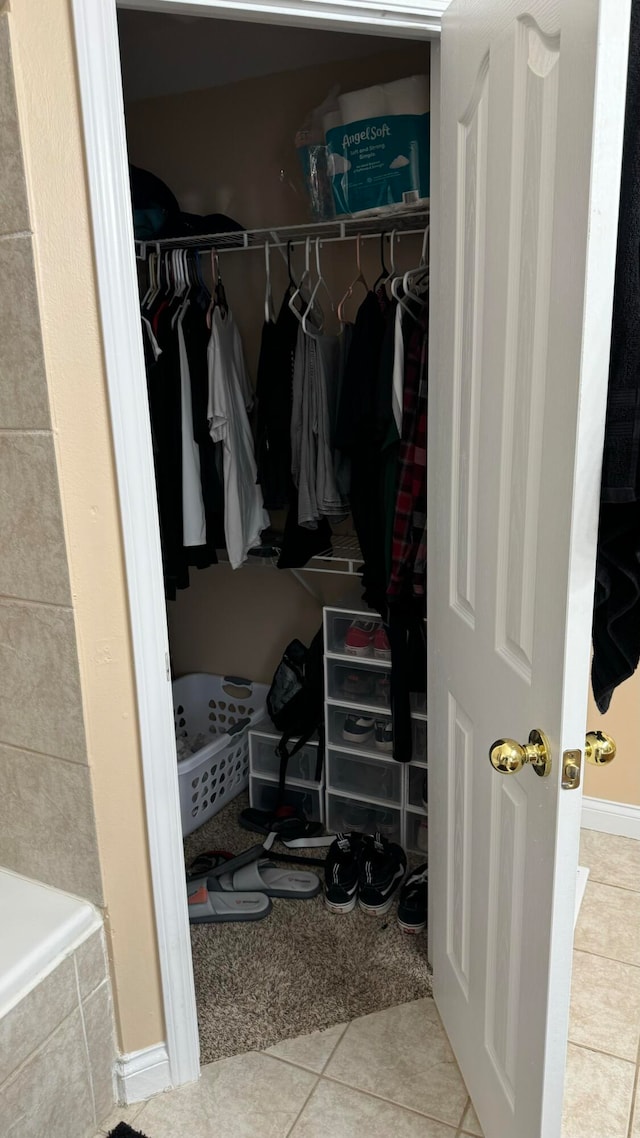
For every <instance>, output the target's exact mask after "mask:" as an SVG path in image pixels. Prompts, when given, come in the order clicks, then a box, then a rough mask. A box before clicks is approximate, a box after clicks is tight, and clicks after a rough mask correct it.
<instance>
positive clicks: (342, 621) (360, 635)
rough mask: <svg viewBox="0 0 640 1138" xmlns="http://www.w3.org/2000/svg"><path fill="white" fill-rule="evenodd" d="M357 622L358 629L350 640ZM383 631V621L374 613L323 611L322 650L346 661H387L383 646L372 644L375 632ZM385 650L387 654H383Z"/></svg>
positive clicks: (340, 610) (387, 655)
mask: <svg viewBox="0 0 640 1138" xmlns="http://www.w3.org/2000/svg"><path fill="white" fill-rule="evenodd" d="M355 622H357V625H358V626H359V627H358V628H356V629H354V633H353V634H352V635H351V636H350V635H349V630H350V628H351V626H352V624H354V623H355ZM381 628H382V621H381V619H380V617H379V616H378V615H377V614H376V613H372V612H369V611H365V612H358V611H357V610H356V609H354V610H353V611H349V610H348V609H331V608H326V609H325V610H324V650H325V652H326V653H327V654H328V655H329V656H342V657H346V658H347V659H372V660H379V661H386V662H388V661H389V658H390V655H389V651H388V648H386V646H385V647H384V648H383V647H382V646H381V645H380V643H379V642H378V645H377V646H376V644H375V642H374V641H375V632H376V631H377V630H379V629H381ZM385 648H386V650H385Z"/></svg>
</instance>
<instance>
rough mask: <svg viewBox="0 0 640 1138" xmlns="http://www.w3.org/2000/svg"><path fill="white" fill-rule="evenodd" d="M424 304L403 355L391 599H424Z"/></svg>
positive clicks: (425, 538) (426, 375) (426, 344)
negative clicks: (400, 432) (400, 433)
mask: <svg viewBox="0 0 640 1138" xmlns="http://www.w3.org/2000/svg"><path fill="white" fill-rule="evenodd" d="M427 320H428V305H427V304H425V306H424V309H423V311H422V313H421V315H420V320H419V321H418V322H417V323H416V324H415V327H413V328H412V329H411V333H410V336H409V341H408V344H407V347H406V351H405V373H404V394H403V408H402V438H401V440H400V451H399V455H398V489H397V494H396V509H395V517H394V522H393V540H392V548H391V576H390V578H389V584H388V586H387V595H388V597H389V599H390V600H393V599H394V598H398V597H401V596H402V597H408V596H414V597H424V595H425V592H426V569H427V380H428V367H427V362H428V335H427Z"/></svg>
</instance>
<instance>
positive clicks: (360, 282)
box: [338, 234, 369, 324]
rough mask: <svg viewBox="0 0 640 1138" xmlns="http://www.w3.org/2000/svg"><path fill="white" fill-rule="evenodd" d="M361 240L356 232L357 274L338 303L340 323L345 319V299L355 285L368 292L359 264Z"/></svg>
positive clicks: (349, 295)
mask: <svg viewBox="0 0 640 1138" xmlns="http://www.w3.org/2000/svg"><path fill="white" fill-rule="evenodd" d="M361 241H362V238H361V236H360V234H358V236H357V237H356V265H357V267H358V275H357V277H356V278H355V280H353V281H352V282H351V284H350V285H349V287H348V289H347V291H346V292H345V294H344V296H343V298H342V300H341V301H340V303H339V305H338V320H339V321H340V323H341V324H346V320H345V318H344V306H345V304H346V303H347V301H348V300H350V299H351V297H352V296H353V291H354V289H355V288H356V286H357V285H362V287H363V289H364V291H365V293H368V292H369V285H368V284H367V282H366V280H365V276H364V273H363V272H362V264H361V259H360V257H361Z"/></svg>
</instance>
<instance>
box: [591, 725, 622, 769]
mask: <svg viewBox="0 0 640 1138" xmlns="http://www.w3.org/2000/svg"><path fill="white" fill-rule="evenodd" d="M616 750H617V747H616V741H615V739H612V738H611V736H610V735H605V733H604V731H588V732H587V735H586V738H585V741H584V757H585V759H586V760H587V762H588V763H591V765H592V766H594V767H605V766H606V765H607V763H612V762H613V760H614V759H615V757H616Z"/></svg>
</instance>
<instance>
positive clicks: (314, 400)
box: [291, 325, 348, 529]
mask: <svg viewBox="0 0 640 1138" xmlns="http://www.w3.org/2000/svg"><path fill="white" fill-rule="evenodd" d="M339 360H340V348H339V341H338V337H337V336H327V335H325V334H324V333H322V332H320V331H310V332H305V331H304V329H303V327H302V325H300V327H299V329H298V337H297V343H296V355H295V362H294V368H293V400H292V413H291V459H292V462H291V469H292V475H293V481H294V483H295V485H296V487H297V490H298V524H299V525H301V526H304V527H305V528H307V529H317V527H318V524H319V522H320V520H321V518H323V517H326V518H331V519H332V520H334V521H342V520H343V519H344V518H345V517H346V516H347V514H348V506H347V504H346V503H345V502H344V501H343V500H342V498H341V496H340V494H339V492H338V489H337V486H336V480H335V474H334V461H333V452H332V447H331V413H330V402H331V399H332V395H331V394H330V392H331V393H333V392H334V391H335V390H336V388H337V383H338V370H339Z"/></svg>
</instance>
